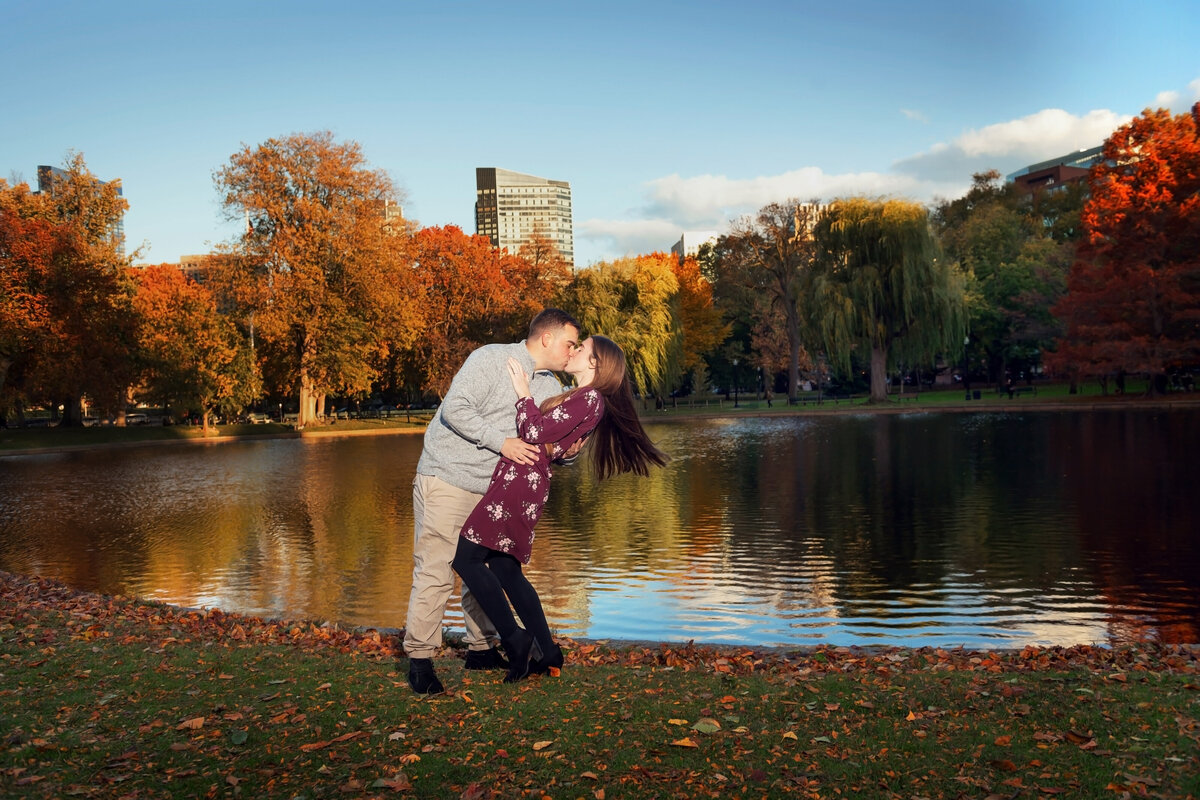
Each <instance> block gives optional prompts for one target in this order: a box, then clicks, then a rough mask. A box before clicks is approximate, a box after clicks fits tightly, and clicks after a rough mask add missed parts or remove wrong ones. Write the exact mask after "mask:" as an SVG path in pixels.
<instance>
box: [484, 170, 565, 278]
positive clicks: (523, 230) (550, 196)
mask: <svg viewBox="0 0 1200 800" xmlns="http://www.w3.org/2000/svg"><path fill="white" fill-rule="evenodd" d="M475 233H477V234H479V235H480V236H486V237H488V238H489V239H491V240H492V244H493V245H494V246H496V247H499V248H502V249H506V250H508V252H510V253H514V254H515V253H517V252H519V251H520V249H521V245H523V244H525V243H526V242H528V241H529V240H530V238H531V237H532V236H534V235H535V234H536V235H539V236H542V237H544V238H545V239H547V240H548V241H549V242H550V243H551V244H552V245H553V246H554V248H555V250H557V251H558V254H559V255H560V256H562V258H563V260H564V261H566V262H567V264H569V265H570V266H571V267H574V266H575V234H574V229H573V227H572V224H571V185H570V184H569V183H567V182H566V181H552V180H547V179H546V178H538V177H536V176H534V175H524V174H522V173H520V172H511V171H510V170H507V169H497V168H496V167H477V168H476V169H475Z"/></svg>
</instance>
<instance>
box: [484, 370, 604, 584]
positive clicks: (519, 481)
mask: <svg viewBox="0 0 1200 800" xmlns="http://www.w3.org/2000/svg"><path fill="white" fill-rule="evenodd" d="M603 415H604V399H603V398H602V397H601V396H600V393H599V392H597V391H596V390H595V389H592V388H587V387H585V388H583V389H581V390H580V391H578V392H575V393H574V394H572V395H571V396H569V397H568V398H567V399H566V400H564V401H563V402H562V403H560V404H559V405H557V406H555V407H554V408H552V409H550V411H548V412H546V413H545V414H542V412H541V411H540V410H538V407H537V403H535V402H533V398H531V397H522V398H521V399H520V400H518V401H517V435H518V436H520V437H521V438H522V439H524V440H525V441H527V442H529V443H530V444H540V445H549V451H550V452H549V453H547V448H546V447H540V448H538V458H537V461H535V462H534V463H533V464H530V465H528V466H526V465H524V464H518V463H516V462H515V461H510V460H508V459H507V458H504V457H503V456H501V457H500V463H498V464H496V469H495V470H494V471H493V472H492V482H491V483H490V484H488V488H487V491H486V492H485V493H484V495H483V499H481V500H480V501H479V503H478V504H477V505H476V506H475V510H474V511H472V512H471V514H470V516H468V517H467V521H466V522H465V523H463V527H462V531H461V535H462V536H463V537H464V538H466V539H467V540H468V541H471V542H474V543H475V544H478V545H482V546H483V547H488V548H491V549H492V550H499V551H500V552H503V553H508V554H509V555H511V556H513V557H514V558H519V559H520V560H521V562H522V563H524V564H528V563H529V558H530V556H531V555H532V552H533V526H534V525H537V521H538V520H539V519H540V518H541V516H542V509H543V508H545V506H546V498H548V497H549V496H550V477H551V472H550V462H551V461H553V460H554V459H556V458H559V457H560V456H562V454H563V453H565V452H566V451H567V450H568V449H570V447H571V445H573V444H575V442H577V441H579V440H580V439H582V438H583V437H584V436H587V435H588V434H589V433H591V432H592V429H594V428H595V427H596V423H598V422H599V421H600V417H602V416H603Z"/></svg>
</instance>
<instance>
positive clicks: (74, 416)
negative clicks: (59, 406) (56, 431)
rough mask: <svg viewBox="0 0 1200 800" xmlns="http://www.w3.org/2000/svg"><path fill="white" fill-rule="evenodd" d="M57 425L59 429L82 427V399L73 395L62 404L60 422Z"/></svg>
mask: <svg viewBox="0 0 1200 800" xmlns="http://www.w3.org/2000/svg"><path fill="white" fill-rule="evenodd" d="M58 425H59V427H60V428H81V427H83V397H81V396H80V395H73V396H71V397H69V398H67V401H66V402H65V403H63V413H62V420H61V421H59V423H58Z"/></svg>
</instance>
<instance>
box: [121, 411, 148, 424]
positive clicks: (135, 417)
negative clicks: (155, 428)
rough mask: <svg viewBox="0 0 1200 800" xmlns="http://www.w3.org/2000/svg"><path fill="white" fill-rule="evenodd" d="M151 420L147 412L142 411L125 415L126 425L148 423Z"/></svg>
mask: <svg viewBox="0 0 1200 800" xmlns="http://www.w3.org/2000/svg"><path fill="white" fill-rule="evenodd" d="M149 422H150V418H149V417H147V416H146V415H145V414H143V413H141V412H140V411H139V412H135V413H133V414H126V415H125V424H126V425H146V424H148V423H149Z"/></svg>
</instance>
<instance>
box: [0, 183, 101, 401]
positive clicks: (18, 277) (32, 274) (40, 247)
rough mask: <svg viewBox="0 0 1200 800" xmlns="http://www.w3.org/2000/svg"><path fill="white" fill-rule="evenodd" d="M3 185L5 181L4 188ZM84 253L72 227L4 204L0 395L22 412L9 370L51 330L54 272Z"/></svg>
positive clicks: (0, 216)
mask: <svg viewBox="0 0 1200 800" xmlns="http://www.w3.org/2000/svg"><path fill="white" fill-rule="evenodd" d="M4 189H5V187H4V186H3V185H2V184H0V193H3V191H4ZM82 257H83V253H82V251H81V248H80V247H79V240H78V239H77V238H76V237H75V236H74V235H73V233H72V232H71V230H70V229H69V228H68V227H67V226H65V225H54V224H52V223H50V222H47V221H46V220H41V219H22V218H21V217H19V216H18V215H17V214H16V212H15V211H13V210H12V209H10V208H0V397H6V398H7V402H6V405H8V406H11V407H14V408H15V409H16V410H17V411H18V412H20V411H21V410H22V403H21V402H20V401H21V400H23V398H22V397H21V394H22V392H21V389H22V388H23V387H21V386H18V387H17V388H16V389H15V390H14V389H13V387H12V386H11V384H10V383H9V381H8V376H9V371H10V370H11V369H12V368H13V367H14V365H16V366H17V368H18V370H20V369H21V367H22V366H25V367H28V360H29V359H30V358H31V357H32V356H33V354H34V353H35V352H37V351H38V349H39V348H40V343H41V341H42V338H43V337H45V336H47V335H48V334H49V329H50V327H51V326H52V324H53V322H54V321H53V320H52V319H51V317H50V303H49V301H48V299H47V297H46V295H45V289H46V287H47V285H48V283H49V276H50V275H51V274H53V273H54V272H56V271H59V270H61V269H63V266H62V265H63V264H64V263H65V264H73V263H76V262H78V261H79V260H80V259H81V258H82ZM18 383H20V382H19V381H18Z"/></svg>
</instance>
